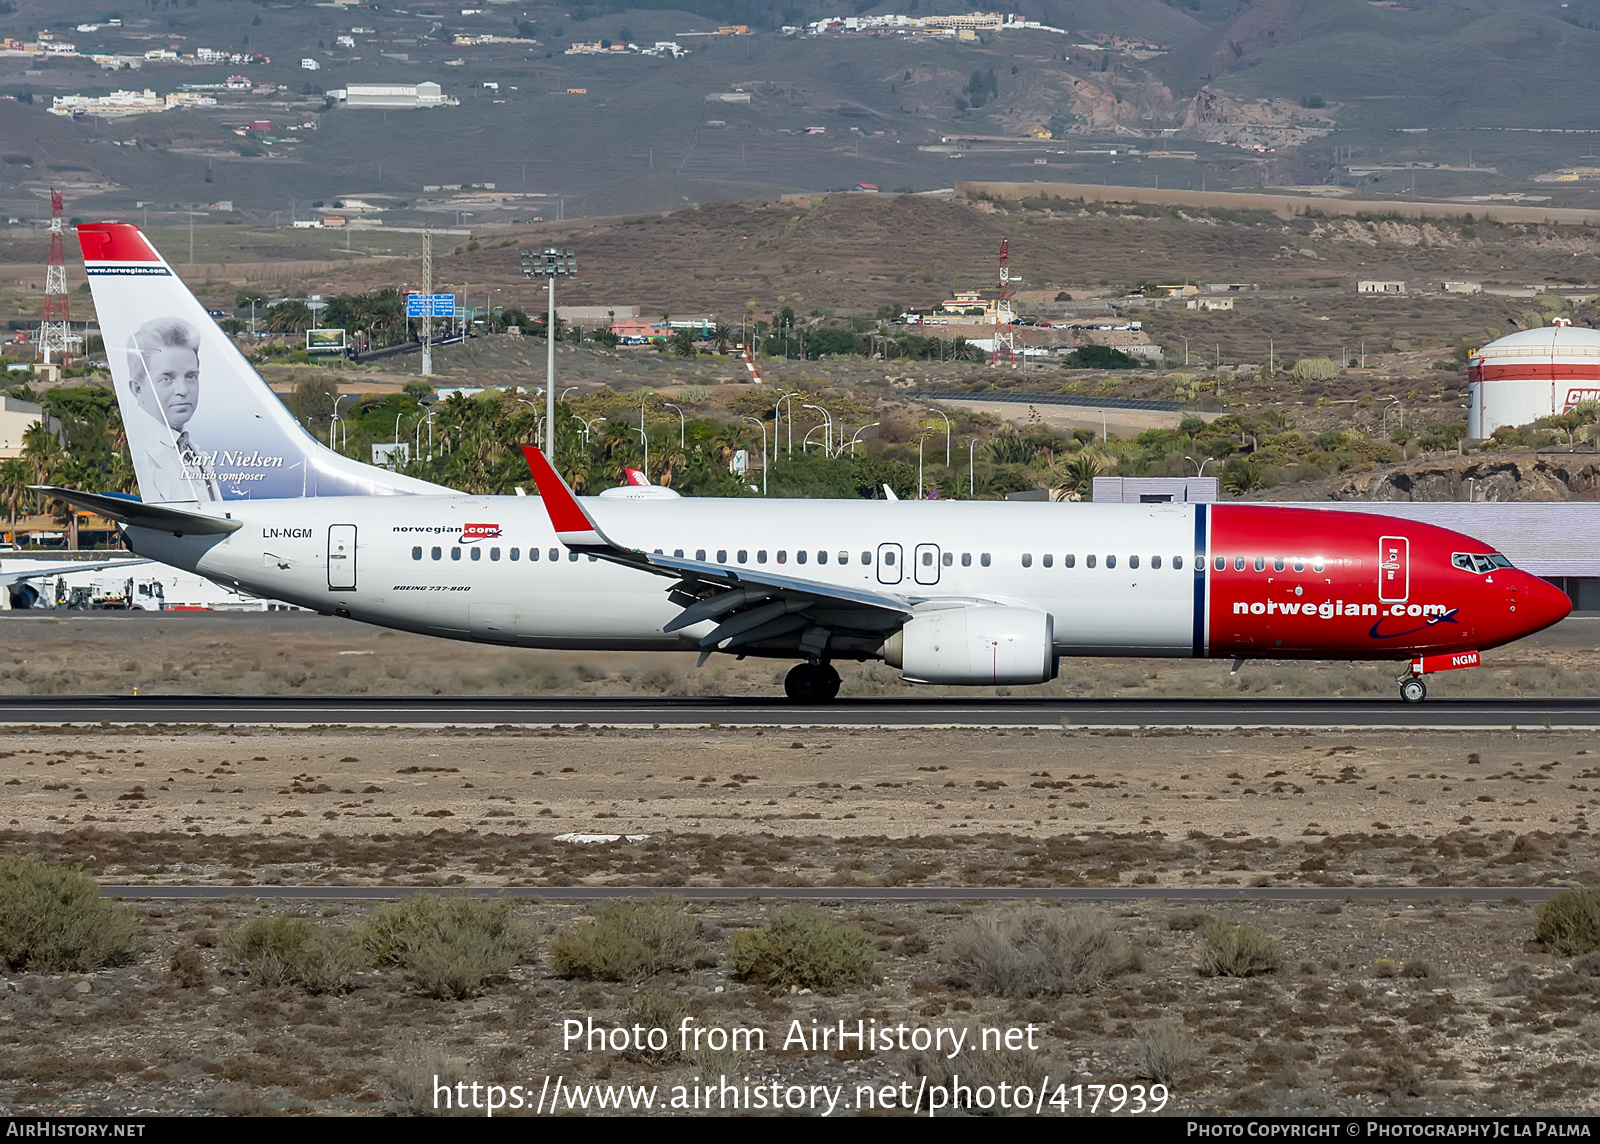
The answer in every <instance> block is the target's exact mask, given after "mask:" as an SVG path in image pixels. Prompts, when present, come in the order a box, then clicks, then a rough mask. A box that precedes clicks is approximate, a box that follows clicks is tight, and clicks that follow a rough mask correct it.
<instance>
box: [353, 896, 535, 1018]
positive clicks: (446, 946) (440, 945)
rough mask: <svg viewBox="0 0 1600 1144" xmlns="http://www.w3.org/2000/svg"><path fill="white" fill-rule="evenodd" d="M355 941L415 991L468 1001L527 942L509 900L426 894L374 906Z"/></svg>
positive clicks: (502, 970) (525, 929)
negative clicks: (391, 968) (379, 906)
mask: <svg viewBox="0 0 1600 1144" xmlns="http://www.w3.org/2000/svg"><path fill="white" fill-rule="evenodd" d="M356 939H357V941H358V942H359V943H360V945H361V948H362V949H363V950H364V951H365V952H366V955H367V957H368V958H370V959H371V961H372V963H373V964H374V965H378V966H389V967H394V968H397V969H400V970H402V971H403V972H404V973H405V975H406V977H407V978H409V979H410V980H411V982H412V984H414V985H416V987H417V988H418V989H420V990H422V991H423V992H424V993H426V994H428V995H429V996H431V997H439V998H444V999H453V998H460V997H470V996H471V995H473V994H474V993H476V992H478V990H479V989H481V988H482V987H483V983H484V982H485V981H487V980H489V979H490V978H494V977H499V976H501V975H503V974H505V973H506V972H507V971H508V970H509V969H510V968H511V967H512V966H513V965H515V964H516V963H517V962H518V961H520V960H522V955H523V954H524V953H526V952H527V951H528V947H529V946H531V945H532V944H533V936H532V934H531V933H530V932H529V930H528V927H527V925H526V924H525V923H524V922H523V921H522V919H521V918H519V917H518V916H517V913H516V905H515V904H514V903H513V902H512V901H511V900H510V899H507V898H501V899H493V900H491V899H484V898H440V897H436V896H434V895H431V894H420V895H418V896H417V897H415V898H406V899H403V900H401V901H398V902H391V903H389V904H388V905H386V906H383V907H381V908H379V909H378V910H376V911H375V912H374V913H373V914H372V916H371V917H369V918H368V919H367V920H366V921H365V922H364V923H362V925H361V927H360V929H359V930H358V931H357V934H356Z"/></svg>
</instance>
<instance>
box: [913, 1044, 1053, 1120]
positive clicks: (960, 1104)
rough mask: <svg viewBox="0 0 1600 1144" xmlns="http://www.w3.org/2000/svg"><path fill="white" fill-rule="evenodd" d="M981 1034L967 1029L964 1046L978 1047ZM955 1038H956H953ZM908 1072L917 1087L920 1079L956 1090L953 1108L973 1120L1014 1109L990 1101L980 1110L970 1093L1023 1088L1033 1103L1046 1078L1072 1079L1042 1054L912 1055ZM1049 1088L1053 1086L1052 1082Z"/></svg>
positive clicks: (1000, 1114) (932, 1085) (991, 1095)
mask: <svg viewBox="0 0 1600 1144" xmlns="http://www.w3.org/2000/svg"><path fill="white" fill-rule="evenodd" d="M981 1033H982V1030H981V1029H980V1028H978V1027H969V1028H968V1029H967V1040H966V1043H967V1044H968V1045H976V1044H981V1043H982V1039H983V1038H982V1036H981ZM957 1035H958V1036H959V1035H960V1034H957ZM906 1066H907V1068H908V1069H909V1070H910V1073H911V1079H912V1081H913V1082H916V1084H914V1085H913V1087H918V1086H919V1085H920V1082H921V1079H922V1078H923V1077H927V1078H928V1088H929V1089H933V1088H935V1087H939V1088H943V1089H945V1090H946V1091H949V1090H950V1089H951V1088H952V1086H955V1088H956V1096H955V1101H956V1103H955V1107H957V1108H960V1109H963V1110H964V1111H967V1112H969V1113H971V1114H972V1115H974V1116H1010V1115H1015V1114H1016V1113H1015V1110H1014V1109H1002V1108H1001V1107H1000V1102H999V1101H997V1100H994V1099H993V1094H992V1093H991V1094H990V1095H989V1099H990V1100H991V1101H992V1103H991V1105H990V1107H988V1108H982V1107H980V1106H978V1105H977V1104H975V1103H973V1096H972V1093H973V1092H974V1090H977V1089H980V1088H983V1087H985V1086H987V1087H988V1088H990V1089H994V1090H998V1089H999V1087H1000V1085H1002V1084H1005V1085H1009V1086H1011V1087H1012V1088H1015V1087H1016V1086H1017V1085H1023V1086H1025V1087H1027V1088H1029V1089H1031V1090H1032V1092H1033V1095H1034V1099H1036V1100H1037V1099H1038V1096H1039V1089H1040V1086H1042V1085H1043V1084H1044V1083H1045V1081H1046V1080H1047V1079H1049V1078H1050V1077H1056V1078H1061V1077H1068V1076H1071V1075H1073V1069H1072V1066H1071V1065H1069V1064H1066V1063H1065V1062H1063V1061H1060V1060H1056V1059H1054V1058H1052V1057H1050V1056H1047V1055H1046V1054H1045V1053H1042V1052H1026V1051H1024V1052H1014V1053H1013V1052H987V1053H985V1052H963V1053H962V1054H961V1055H960V1056H958V1057H956V1058H955V1059H954V1060H951V1059H950V1058H949V1057H947V1056H946V1054H944V1053H942V1052H937V1051H934V1052H925V1053H913V1054H912V1055H911V1056H910V1057H909V1058H908V1059H907V1061H906ZM1051 1083H1052V1086H1053V1085H1054V1082H1053V1081H1052V1082H1051ZM1049 1099H1050V1093H1049V1092H1048V1091H1047V1092H1046V1093H1045V1100H1046V1101H1048V1100H1049ZM925 1107H926V1105H925V1104H919V1105H918V1111H921V1110H923V1109H924V1108H925Z"/></svg>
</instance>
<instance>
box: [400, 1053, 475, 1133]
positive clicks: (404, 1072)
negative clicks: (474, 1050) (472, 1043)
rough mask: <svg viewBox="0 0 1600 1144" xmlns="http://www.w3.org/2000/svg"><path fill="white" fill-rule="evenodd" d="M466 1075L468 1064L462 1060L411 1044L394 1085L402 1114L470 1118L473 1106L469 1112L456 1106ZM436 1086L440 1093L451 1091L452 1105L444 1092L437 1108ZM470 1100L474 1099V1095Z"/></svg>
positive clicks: (401, 1058)
mask: <svg viewBox="0 0 1600 1144" xmlns="http://www.w3.org/2000/svg"><path fill="white" fill-rule="evenodd" d="M466 1075H467V1061H466V1060H464V1059H462V1058H461V1057H452V1056H448V1055H447V1054H446V1053H445V1052H444V1051H443V1050H442V1049H438V1048H424V1047H423V1046H421V1045H418V1044H409V1045H407V1046H405V1047H404V1048H403V1049H401V1051H400V1056H399V1059H398V1060H397V1061H396V1063H395V1070H394V1076H393V1078H392V1080H391V1084H392V1086H393V1088H394V1095H395V1097H396V1099H397V1100H398V1101H399V1104H400V1111H401V1112H404V1113H409V1114H410V1115H412V1116H466V1115H470V1114H471V1113H472V1109H471V1107H470V1106H469V1107H468V1108H467V1109H465V1110H462V1109H461V1108H458V1107H456V1106H455V1104H456V1095H457V1093H456V1087H455V1086H456V1083H457V1082H458V1081H462V1080H465V1079H466ZM435 1084H437V1085H438V1086H439V1088H440V1090H446V1089H448V1090H449V1093H450V1096H449V1103H448V1104H446V1098H445V1094H444V1091H440V1092H439V1093H438V1098H439V1099H438V1104H437V1105H435V1103H434V1085H435ZM467 1099H468V1100H469V1101H470V1100H471V1099H472V1098H471V1096H470V1094H469V1096H468V1098H467Z"/></svg>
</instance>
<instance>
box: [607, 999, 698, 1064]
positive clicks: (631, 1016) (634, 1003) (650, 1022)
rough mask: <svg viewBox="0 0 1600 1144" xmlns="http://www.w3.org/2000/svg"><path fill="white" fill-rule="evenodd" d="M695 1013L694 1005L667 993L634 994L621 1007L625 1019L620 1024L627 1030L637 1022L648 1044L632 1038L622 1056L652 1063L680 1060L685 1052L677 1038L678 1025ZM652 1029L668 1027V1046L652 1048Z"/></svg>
mask: <svg viewBox="0 0 1600 1144" xmlns="http://www.w3.org/2000/svg"><path fill="white" fill-rule="evenodd" d="M694 1012H695V1007H694V1006H692V1005H688V1004H686V1003H684V1002H682V1001H679V1000H678V999H677V998H676V997H669V996H668V995H667V994H665V993H635V994H634V995H633V996H631V997H629V998H628V1003H627V1004H626V1005H624V1006H623V1007H622V1020H621V1021H620V1022H618V1023H619V1024H620V1025H621V1026H622V1027H623V1028H626V1029H631V1028H633V1027H634V1026H635V1025H637V1026H639V1027H641V1028H642V1029H643V1030H644V1033H645V1038H644V1039H645V1040H646V1044H644V1045H643V1046H641V1045H638V1044H635V1043H634V1041H633V1040H632V1038H630V1039H629V1042H628V1047H627V1048H625V1049H623V1050H622V1059H623V1060H627V1061H643V1062H644V1063H645V1064H651V1065H664V1064H670V1063H671V1062H673V1061H676V1060H679V1059H681V1058H682V1056H683V1053H682V1050H681V1048H680V1044H679V1040H678V1032H677V1030H678V1026H679V1024H680V1023H681V1022H682V1020H683V1018H685V1017H687V1016H690V1015H691V1014H693V1013H694ZM652 1029H665V1030H666V1033H667V1043H666V1047H665V1048H660V1049H652V1048H650V1047H649V1045H648V1038H649V1035H650V1030H652Z"/></svg>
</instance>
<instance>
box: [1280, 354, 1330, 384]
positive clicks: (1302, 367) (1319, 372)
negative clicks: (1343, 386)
mask: <svg viewBox="0 0 1600 1144" xmlns="http://www.w3.org/2000/svg"><path fill="white" fill-rule="evenodd" d="M1289 376H1290V377H1293V378H1294V379H1295V380H1296V381H1332V380H1333V379H1334V378H1336V377H1338V376H1339V367H1338V365H1337V364H1336V363H1335V362H1334V361H1333V359H1332V358H1325V357H1315V358H1301V359H1300V360H1299V361H1297V362H1295V363H1294V367H1293V368H1292V369H1290V370H1289Z"/></svg>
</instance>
